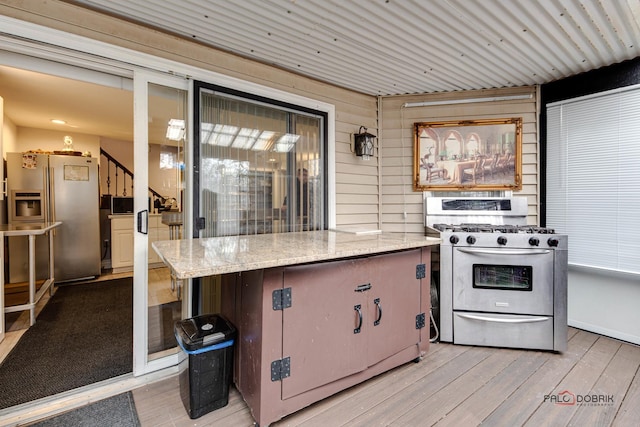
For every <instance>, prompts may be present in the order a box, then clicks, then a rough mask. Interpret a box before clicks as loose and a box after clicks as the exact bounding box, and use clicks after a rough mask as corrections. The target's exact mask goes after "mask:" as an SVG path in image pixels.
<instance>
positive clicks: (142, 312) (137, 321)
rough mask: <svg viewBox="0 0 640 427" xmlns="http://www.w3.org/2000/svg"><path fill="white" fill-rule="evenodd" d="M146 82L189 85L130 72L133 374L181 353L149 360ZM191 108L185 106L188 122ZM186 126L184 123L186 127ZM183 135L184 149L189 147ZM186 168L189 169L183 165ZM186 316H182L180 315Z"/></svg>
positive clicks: (171, 78)
mask: <svg viewBox="0 0 640 427" xmlns="http://www.w3.org/2000/svg"><path fill="white" fill-rule="evenodd" d="M149 84H157V85H162V86H166V87H171V88H175V89H180V90H185V91H187V93H189V91H191V90H192V88H193V84H192V83H190V81H189V80H187V79H185V78H180V77H175V76H170V75H166V74H160V73H154V72H150V71H147V70H134V73H133V168H134V169H133V170H134V171H135V177H136V178H135V180H134V181H133V197H134V199H133V211H134V212H135V220H134V221H135V229H134V237H133V375H134V376H138V375H143V374H146V373H148V372H153V371H157V370H159V369H163V368H167V367H170V366H175V365H177V364H178V363H179V362H180V360H181V359H183V358H184V355H183V354H181V352H176V353H174V354H172V355H168V356H165V357H161V358H158V359H154V360H149V354H148V338H149V325H148V320H149V319H148V303H149V301H148V287H149V286H148V284H149V244H148V241H149V235H148V234H147V233H148V230H149V214H150V212H149V204H148V200H149V133H148V131H149V122H148V118H149V102H148V101H149V90H148V89H149ZM191 110H192V109H191V107H190V106H189V105H188V106H187V117H188V120H189V123H191V120H192V113H191ZM189 127H190V126H188V128H189ZM189 138H190V135H187V141H186V142H185V148H186V147H189V146H190V144H189V140H190V139H189ZM187 170H189V168H187ZM184 286H185V288H186V289H184V295H185V296H188V295H190V294H191V293H190V292H189V290H188V288H189V283H188V282H187V283H185V284H184ZM186 314H188V313H186ZM183 317H186V316H183Z"/></svg>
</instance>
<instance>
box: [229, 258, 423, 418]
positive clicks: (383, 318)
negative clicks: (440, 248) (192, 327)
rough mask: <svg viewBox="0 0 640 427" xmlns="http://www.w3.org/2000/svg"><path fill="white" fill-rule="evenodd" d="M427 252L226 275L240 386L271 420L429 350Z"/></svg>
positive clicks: (260, 414)
mask: <svg viewBox="0 0 640 427" xmlns="http://www.w3.org/2000/svg"><path fill="white" fill-rule="evenodd" d="M429 265H430V248H428V247H427V248H418V249H411V250H404V251H398V252H390V253H385V254H377V255H371V256H368V257H360V258H350V259H342V260H335V261H327V262H320V263H313V264H304V265H294V266H288V267H274V268H269V269H266V270H258V271H250V272H243V273H241V274H234V275H229V276H227V277H225V283H224V286H223V291H224V294H225V296H224V298H225V303H224V306H225V307H227V308H226V310H225V314H226V315H227V316H228V317H229V318H231V320H232V322H233V323H234V324H235V325H236V326H237V327H238V330H239V340H238V342H237V346H236V362H237V363H236V365H235V366H236V369H235V382H236V386H237V388H238V389H239V390H240V392H241V393H242V395H243V397H244V399H245V401H246V402H247V404H248V405H249V407H250V409H251V411H252V414H253V416H254V418H255V419H256V421H257V422H258V423H259V424H260V425H262V426H265V425H268V424H269V423H271V422H274V421H277V420H279V419H281V418H282V417H284V416H286V415H287V414H290V413H292V412H295V411H296V410H298V409H300V408H303V407H305V406H307V405H309V404H311V403H313V402H316V401H318V400H321V399H323V398H325V397H327V396H329V395H331V394H334V393H336V392H338V391H340V390H342V389H345V388H347V387H350V386H352V385H354V384H357V383H359V382H362V381H364V380H366V379H368V378H371V377H372V376H374V375H377V374H379V373H381V372H384V371H386V370H389V369H391V368H394V367H396V366H398V365H400V364H402V363H406V362H408V361H411V360H414V359H417V358H419V357H420V356H422V355H424V353H425V352H426V351H427V349H428V344H429V324H428V318H429V309H430V296H429V289H430V286H429V285H430V279H429V278H430V272H429Z"/></svg>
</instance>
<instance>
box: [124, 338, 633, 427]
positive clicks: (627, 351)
mask: <svg viewBox="0 0 640 427" xmlns="http://www.w3.org/2000/svg"><path fill="white" fill-rule="evenodd" d="M563 392H564V393H563ZM133 395H134V399H135V404H136V408H137V411H138V416H139V418H140V421H141V423H142V426H143V427H146V426H154V427H163V426H195V425H197V426H225V427H226V426H251V425H253V418H252V417H251V414H250V412H249V409H248V407H247V406H246V404H245V403H244V401H243V400H242V397H241V395H240V394H239V393H238V392H237V391H236V390H235V389H232V391H231V393H230V397H229V404H228V405H227V406H226V407H224V408H221V409H218V410H216V411H213V412H211V413H209V414H207V415H204V416H202V417H201V418H198V419H196V420H190V419H189V417H188V415H187V412H186V411H185V409H184V407H183V406H182V402H181V401H180V397H179V382H178V378H177V377H172V378H170V379H167V380H163V381H160V382H157V383H153V384H150V385H147V386H145V387H142V388H139V389H136V390H134V391H133ZM545 396H554V398H555V401H550V400H549V399H548V398H547V400H545ZM571 398H573V399H574V400H573V401H572V400H570V399H571ZM565 399H566V400H567V402H566V403H567V404H559V403H564V402H565ZM479 424H483V425H487V426H509V427H513V426H535V427H538V426H554V427H555V426H569V425H575V426H620V427H622V426H624V427H626V426H638V425H640V347H639V346H636V345H632V344H628V343H624V342H620V341H617V340H614V339H610V338H607V337H603V336H600V335H597V334H593V333H590V332H585V331H581V330H576V329H573V328H570V331H569V347H568V350H567V351H566V352H565V353H562V354H556V353H551V352H539V351H531V350H528V351H527V350H513V349H495V348H483V347H469V346H460V345H451V344H442V343H438V344H432V346H431V350H430V351H429V353H428V354H427V356H426V357H425V358H424V359H423V360H422V361H421V362H419V363H408V364H405V365H403V366H400V367H398V368H396V369H394V370H392V371H389V372H387V373H385V374H383V375H380V376H378V377H375V378H372V379H370V380H369V381H366V382H364V383H362V384H359V385H357V386H354V387H352V388H350V389H348V390H345V391H343V392H341V393H338V394H336V395H334V396H332V397H330V398H327V399H324V400H322V401H320V402H318V403H316V404H314V405H311V406H309V407H307V408H305V409H302V410H300V411H298V412H296V413H294V414H291V415H289V416H287V417H286V418H283V419H282V420H280V421H278V422H275V423H273V424H272V427H284V426H323V427H333V426H350V427H351V426H367V427H369V426H432V425H437V426H456V427H466V426H476V425H479ZM263 427H264V426H263Z"/></svg>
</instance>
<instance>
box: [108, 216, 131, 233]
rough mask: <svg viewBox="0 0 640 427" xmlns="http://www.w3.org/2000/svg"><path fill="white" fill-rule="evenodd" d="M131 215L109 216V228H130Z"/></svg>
mask: <svg viewBox="0 0 640 427" xmlns="http://www.w3.org/2000/svg"><path fill="white" fill-rule="evenodd" d="M133 225H134V221H133V215H122V216H114V217H112V218H111V230H132V229H133Z"/></svg>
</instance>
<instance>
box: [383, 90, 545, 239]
mask: <svg viewBox="0 0 640 427" xmlns="http://www.w3.org/2000/svg"><path fill="white" fill-rule="evenodd" d="M536 89H537V88H536V87H531V86H527V87H520V88H509V89H495V90H482V91H465V92H452V93H437V94H422V95H407V96H392V97H383V98H381V101H380V129H381V134H380V153H381V154H380V158H381V166H380V167H381V176H382V179H381V184H380V185H381V189H380V191H381V201H382V208H381V215H382V224H381V227H382V230H383V231H393V232H412V233H414V232H415V233H422V232H424V228H423V227H424V212H423V210H424V208H423V193H422V192H415V191H413V183H412V176H413V125H414V123H416V122H433V121H448V120H477V119H490V118H508V117H522V119H523V135H522V175H523V177H522V182H523V185H522V190H521V191H518V192H516V193H514V195H518V196H526V197H527V199H528V204H529V215H528V218H527V220H528V222H529V223H530V224H538V190H539V167H538V165H539V158H538V157H539V151H538V121H537V117H538V108H537V90H536ZM529 93H530V94H532V95H533V96H532V98H531V99H528V100H513V101H494V102H484V103H475V104H454V105H439V106H428V107H410V108H408V107H404V106H403V105H404V104H405V103H407V102H424V101H440V100H457V99H462V98H472V97H474V98H482V97H492V96H506V95H522V94H529ZM431 194H433V195H434V196H438V192H431Z"/></svg>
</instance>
